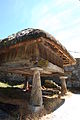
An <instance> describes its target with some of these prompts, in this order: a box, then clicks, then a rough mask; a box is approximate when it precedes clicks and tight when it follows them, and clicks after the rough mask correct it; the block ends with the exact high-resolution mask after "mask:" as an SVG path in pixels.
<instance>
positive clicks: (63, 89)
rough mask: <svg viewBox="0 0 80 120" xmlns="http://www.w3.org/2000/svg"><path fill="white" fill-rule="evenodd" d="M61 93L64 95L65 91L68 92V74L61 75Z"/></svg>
mask: <svg viewBox="0 0 80 120" xmlns="http://www.w3.org/2000/svg"><path fill="white" fill-rule="evenodd" d="M60 79H61V94H62V95H64V94H65V93H67V86H66V79H67V77H66V76H61V77H60Z"/></svg>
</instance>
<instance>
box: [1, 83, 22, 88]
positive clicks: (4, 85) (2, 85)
mask: <svg viewBox="0 0 80 120" xmlns="http://www.w3.org/2000/svg"><path fill="white" fill-rule="evenodd" d="M23 86H24V84H20V85H14V86H13V87H14V88H23ZM0 87H1V88H7V87H12V86H11V85H9V84H8V83H3V82H0Z"/></svg>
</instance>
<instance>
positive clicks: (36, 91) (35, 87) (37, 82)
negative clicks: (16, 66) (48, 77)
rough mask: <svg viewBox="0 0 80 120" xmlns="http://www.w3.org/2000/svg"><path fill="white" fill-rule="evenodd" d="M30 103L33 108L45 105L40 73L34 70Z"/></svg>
mask: <svg viewBox="0 0 80 120" xmlns="http://www.w3.org/2000/svg"><path fill="white" fill-rule="evenodd" d="M30 103H31V105H33V106H42V104H43V99H42V91H41V79H40V71H39V70H38V69H35V70H34V75H33V81H32V91H31V98H30Z"/></svg>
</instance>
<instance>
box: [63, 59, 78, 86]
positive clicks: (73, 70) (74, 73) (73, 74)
mask: <svg viewBox="0 0 80 120" xmlns="http://www.w3.org/2000/svg"><path fill="white" fill-rule="evenodd" d="M65 70H66V71H67V72H68V79H67V86H68V87H76V88H79V87H80V58H76V65H72V66H69V67H65Z"/></svg>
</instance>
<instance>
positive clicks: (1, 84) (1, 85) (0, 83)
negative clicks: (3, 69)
mask: <svg viewBox="0 0 80 120" xmlns="http://www.w3.org/2000/svg"><path fill="white" fill-rule="evenodd" d="M0 87H2V88H7V87H11V86H10V85H8V84H7V83H3V82H0Z"/></svg>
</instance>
